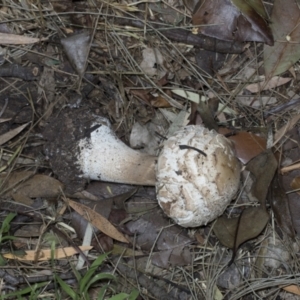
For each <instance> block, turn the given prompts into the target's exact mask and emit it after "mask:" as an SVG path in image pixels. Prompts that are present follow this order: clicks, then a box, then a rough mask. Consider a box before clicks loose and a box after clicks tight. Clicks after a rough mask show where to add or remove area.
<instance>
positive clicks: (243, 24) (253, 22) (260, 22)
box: [192, 0, 274, 45]
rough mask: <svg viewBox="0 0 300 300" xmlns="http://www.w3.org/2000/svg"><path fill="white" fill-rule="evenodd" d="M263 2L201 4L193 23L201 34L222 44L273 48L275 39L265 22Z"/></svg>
mask: <svg viewBox="0 0 300 300" xmlns="http://www.w3.org/2000/svg"><path fill="white" fill-rule="evenodd" d="M266 16H267V14H266V13H265V10H264V6H263V4H262V2H261V1H260V0H256V1H255V3H254V2H253V1H251V2H248V1H244V0H232V1H230V0H213V1H212V0H200V1H199V2H198V4H197V6H196V7H195V10H194V13H193V16H192V21H193V25H202V26H199V27H198V32H199V33H202V34H205V35H208V36H212V37H215V38H218V39H221V40H230V41H231V40H234V41H242V42H244V41H257V42H263V43H267V44H269V45H273V43H274V40H273V35H272V32H271V29H270V27H269V26H268V24H267V22H266V21H265V19H264V18H266Z"/></svg>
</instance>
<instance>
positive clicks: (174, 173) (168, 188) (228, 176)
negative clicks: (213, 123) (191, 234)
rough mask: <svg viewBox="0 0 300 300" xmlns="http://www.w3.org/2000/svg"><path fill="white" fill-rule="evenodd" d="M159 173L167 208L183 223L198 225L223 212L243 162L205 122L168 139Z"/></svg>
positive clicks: (159, 193) (161, 197)
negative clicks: (240, 161)
mask: <svg viewBox="0 0 300 300" xmlns="http://www.w3.org/2000/svg"><path fill="white" fill-rule="evenodd" d="M180 145H184V146H186V145H187V146H188V147H189V148H188V149H180V147H179V146H180ZM191 147H194V148H196V149H192V148H191ZM186 148H187V147H186ZM197 149H199V150H201V151H203V152H204V153H205V154H206V156H205V155H204V154H203V153H202V154H201V153H200V152H199V151H197ZM156 176H157V182H156V191H157V199H158V203H159V205H160V206H161V208H162V209H163V210H164V212H165V213H166V214H167V215H168V216H169V217H170V218H172V219H173V220H174V221H175V222H176V223H177V224H179V225H181V226H183V227H197V226H201V225H206V224H207V223H208V222H210V221H213V220H214V219H216V218H217V217H218V216H220V215H221V214H222V213H223V212H224V210H225V209H226V207H227V206H228V204H229V203H230V201H231V200H232V198H233V197H234V196H235V194H236V193H237V190H238V188H239V183H240V163H239V161H238V160H237V158H236V157H235V155H234V152H233V150H232V146H231V142H230V141H229V140H228V139H227V138H226V137H224V136H223V135H221V134H218V133H216V132H215V131H213V130H212V131H209V130H208V129H206V128H204V127H203V126H199V125H197V126H186V127H184V128H183V129H181V130H179V131H177V132H176V133H175V134H174V135H173V136H172V137H170V138H169V139H168V140H166V141H165V143H164V147H163V150H162V151H161V153H160V155H159V158H158V163H157V168H156Z"/></svg>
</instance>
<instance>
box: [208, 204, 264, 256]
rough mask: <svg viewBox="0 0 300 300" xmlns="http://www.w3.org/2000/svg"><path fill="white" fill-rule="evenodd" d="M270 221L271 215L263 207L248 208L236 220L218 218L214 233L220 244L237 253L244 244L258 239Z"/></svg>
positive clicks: (223, 217)
mask: <svg viewBox="0 0 300 300" xmlns="http://www.w3.org/2000/svg"><path fill="white" fill-rule="evenodd" d="M268 221H269V214H268V213H267V211H266V210H265V209H263V208H261V207H248V208H246V209H244V210H243V212H242V213H241V215H240V216H239V217H236V218H231V219H228V218H227V217H226V216H225V215H223V216H222V217H220V218H218V219H217V221H216V222H215V224H214V227H213V231H214V233H215V235H216V236H217V238H218V239H219V240H220V242H221V243H222V244H223V245H224V246H225V247H228V248H230V249H233V252H234V253H236V251H237V249H238V248H239V246H240V245H241V244H243V243H244V242H246V241H248V240H250V239H253V238H255V237H257V236H258V235H259V234H260V233H261V232H262V230H263V229H264V228H265V226H266V225H267V223H268Z"/></svg>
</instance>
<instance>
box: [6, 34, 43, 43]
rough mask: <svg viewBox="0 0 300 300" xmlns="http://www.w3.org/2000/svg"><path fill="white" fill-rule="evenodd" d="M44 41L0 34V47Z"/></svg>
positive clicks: (23, 36)
mask: <svg viewBox="0 0 300 300" xmlns="http://www.w3.org/2000/svg"><path fill="white" fill-rule="evenodd" d="M45 40H46V39H37V38H33V37H29V36H26V35H18V34H11V33H0V45H27V44H34V43H38V42H41V41H45Z"/></svg>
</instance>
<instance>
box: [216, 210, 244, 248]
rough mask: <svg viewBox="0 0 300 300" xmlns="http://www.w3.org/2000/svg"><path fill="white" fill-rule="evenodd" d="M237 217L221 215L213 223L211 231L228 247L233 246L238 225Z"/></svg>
mask: <svg viewBox="0 0 300 300" xmlns="http://www.w3.org/2000/svg"><path fill="white" fill-rule="evenodd" d="M238 221H239V218H238V217H237V218H230V219H229V218H228V217H227V216H225V215H222V216H221V217H219V218H218V219H217V221H216V222H215V223H214V227H213V231H214V233H215V235H216V236H217V238H218V239H219V241H220V242H221V243H222V245H224V246H225V247H227V248H229V249H233V248H234V241H235V233H236V229H237V226H238Z"/></svg>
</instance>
